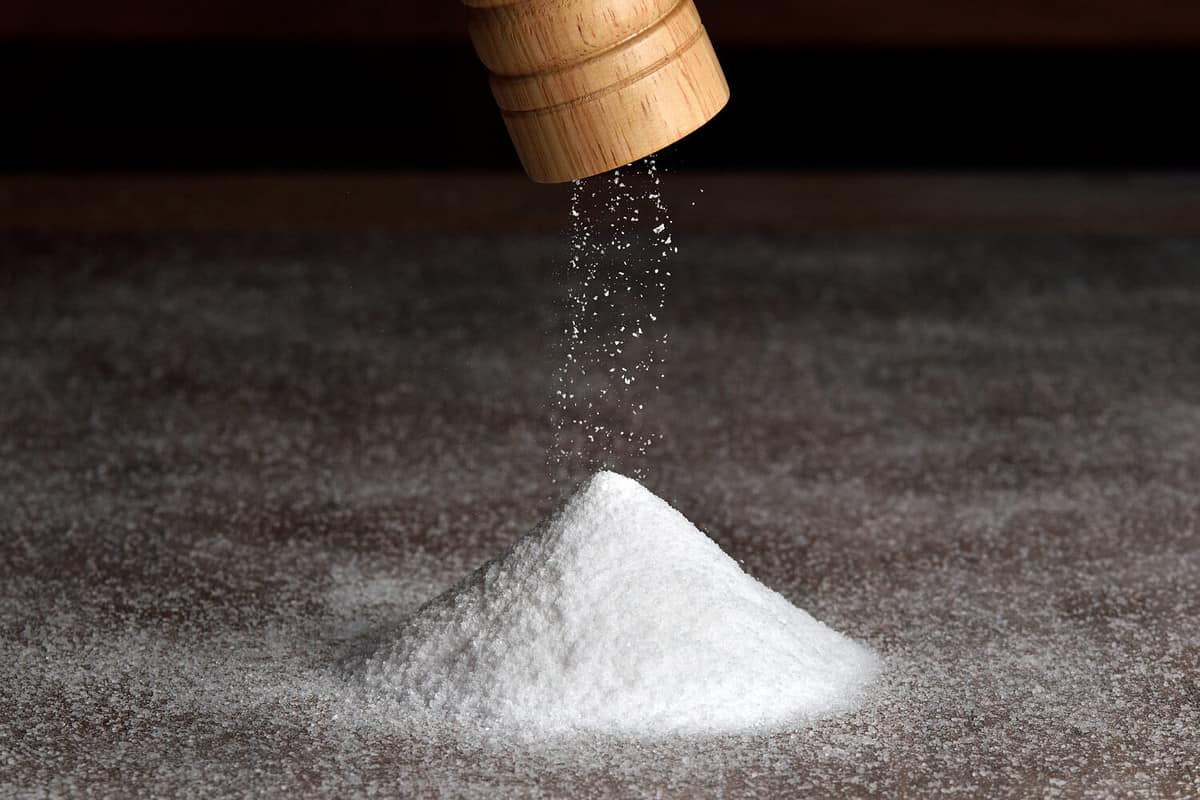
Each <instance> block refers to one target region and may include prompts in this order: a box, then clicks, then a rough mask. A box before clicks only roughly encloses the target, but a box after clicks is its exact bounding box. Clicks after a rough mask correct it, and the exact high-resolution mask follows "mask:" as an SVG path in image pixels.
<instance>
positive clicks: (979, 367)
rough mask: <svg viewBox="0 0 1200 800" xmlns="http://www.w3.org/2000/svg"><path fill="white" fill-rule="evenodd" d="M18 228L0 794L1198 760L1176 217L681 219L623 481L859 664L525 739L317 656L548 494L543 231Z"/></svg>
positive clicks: (6, 413)
mask: <svg viewBox="0 0 1200 800" xmlns="http://www.w3.org/2000/svg"><path fill="white" fill-rule="evenodd" d="M75 227H76V228H81V227H83V226H75ZM252 227H253V226H251V228H252ZM10 228H13V229H10V230H8V231H6V232H4V233H3V234H0V253H3V265H2V268H0V304H2V308H0V311H2V313H0V374H2V375H3V376H4V379H3V381H0V795H16V796H30V797H33V796H45V795H58V796H64V795H65V796H112V797H132V796H192V797H196V796H204V797H215V796H222V795H239V796H244V795H251V794H255V795H261V796H271V797H274V796H285V795H292V796H302V797H347V796H370V795H379V796H405V797H435V796H447V797H456V796H475V797H496V796H521V797H526V796H528V797H539V796H544V797H567V796H570V797H575V796H579V797H628V796H661V797H699V796H726V797H771V796H780V797H798V796H820V797H827V796H853V797H934V796H951V795H958V796H968V797H971V796H975V797H979V796H987V797H1029V796H1047V797H1057V796H1061V797H1091V796H1095V797H1105V796H1145V797H1180V798H1183V797H1194V796H1196V795H1197V794H1198V793H1200V768H1198V767H1197V761H1196V753H1197V752H1200V667H1198V666H1197V665H1198V663H1200V600H1198V599H1197V598H1198V597H1200V593H1198V592H1197V591H1196V589H1197V586H1200V533H1198V523H1200V493H1198V491H1197V487H1198V486H1200V272H1198V271H1197V267H1196V265H1197V259H1198V258H1200V239H1197V238H1194V237H1190V236H1187V235H1166V234H1162V233H1157V234H1154V235H1137V236H1134V235H1120V236H1111V235H1110V236H1099V235H1095V234H1094V232H1093V233H1091V234H1089V233H1086V232H1085V233H1079V232H1070V231H1067V232H1060V233H1055V232H1053V231H1040V230H1039V231H1024V232H1021V231H1016V232H1013V231H1009V232H1003V233H1001V232H990V233H987V232H983V233H981V232H963V231H958V232H956V231H954V230H948V231H947V230H941V231H931V230H923V231H908V232H903V231H893V232H878V231H876V232H871V231H865V230H841V231H839V232H821V231H819V230H818V231H809V232H792V233H789V232H787V231H786V230H775V231H772V232H769V233H763V234H759V235H741V234H738V233H737V232H736V231H724V232H719V233H715V234H714V233H709V234H704V233H701V232H699V231H691V232H685V233H681V235H680V236H679V237H678V244H679V245H680V249H681V252H680V255H679V259H678V261H677V262H676V274H675V277H674V283H673V284H672V286H671V288H670V293H669V302H668V308H667V309H666V313H665V325H666V327H667V329H668V330H669V332H670V342H671V349H670V351H669V355H668V361H667V380H666V381H665V383H664V384H663V388H662V391H661V392H660V394H659V395H658V396H657V397H656V398H655V401H654V402H655V406H654V408H652V409H650V411H652V412H653V413H654V414H655V415H656V417H657V419H658V420H659V424H660V425H661V429H662V433H663V436H664V438H663V441H662V442H661V443H660V445H658V446H656V447H655V448H652V450H651V452H650V454H649V455H648V456H647V458H646V461H645V463H644V466H645V467H646V468H647V470H648V477H647V478H646V481H645V482H646V484H647V486H649V487H650V488H651V489H652V490H654V491H655V492H656V493H658V494H660V495H661V496H662V497H664V498H666V499H667V500H669V501H670V502H672V503H673V504H674V505H675V506H676V507H677V508H679V509H680V510H681V511H682V512H683V513H684V514H685V515H686V516H688V517H689V518H690V519H691V520H692V521H694V522H695V523H696V524H697V525H699V526H700V527H701V528H702V529H703V530H705V531H706V532H707V533H709V535H711V536H712V537H713V538H714V539H715V540H716V541H717V542H718V543H719V544H720V545H721V546H722V547H723V548H724V549H725V550H726V551H727V552H729V553H730V554H731V555H733V556H734V557H736V558H738V559H740V560H741V561H743V562H744V565H745V568H746V569H747V570H748V571H749V572H750V573H751V574H753V575H755V576H757V577H759V578H760V579H761V580H763V581H764V582H765V583H766V584H768V585H769V586H771V587H773V588H775V589H777V590H779V591H781V592H782V593H783V594H784V595H785V596H787V597H788V598H789V599H790V600H792V601H793V602H794V603H796V604H797V605H799V606H801V607H803V608H805V609H807V610H809V611H810V612H811V613H812V614H813V615H814V616H816V617H818V618H819V619H822V620H824V621H826V622H828V623H829V624H831V625H833V626H834V627H836V628H838V629H839V630H842V631H844V632H846V633H848V634H850V635H852V636H854V637H856V638H858V639H861V640H863V641H866V642H868V643H869V644H871V645H872V646H873V647H874V648H876V649H877V650H878V651H879V652H880V653H881V654H882V655H883V656H884V657H885V659H886V662H887V671H886V675H885V678H884V679H883V681H882V683H881V685H880V686H879V687H878V690H877V692H876V694H875V695H874V696H873V697H872V698H871V700H870V702H869V703H867V704H866V705H865V706H864V707H862V708H861V709H860V710H858V711H856V712H854V713H851V714H848V715H846V716H843V717H839V718H835V719H831V720H826V721H824V722H821V723H818V724H815V725H811V726H806V727H800V728H797V729H794V730H786V731H781V732H777V733H773V734H770V735H761V736H741V737H727V738H717V739H710V740H701V741H695V740H693V741H674V742H671V741H668V742H655V743H648V742H642V743H638V742H619V741H598V740H581V741H573V742H560V743H558V744H556V745H554V746H547V747H545V748H530V747H526V746H522V747H516V746H512V747H506V746H504V745H502V744H499V743H492V744H491V745H486V746H485V745H472V744H468V743H466V742H456V741H448V740H445V739H440V740H439V739H435V738H429V737H425V736H423V735H421V732H419V731H416V732H414V731H411V730H407V729H405V727H404V726H403V725H402V724H397V725H394V726H389V725H383V726H380V725H378V724H365V723H363V722H361V721H357V720H356V719H355V718H354V715H353V710H352V709H349V708H348V706H347V705H346V701H345V694H344V690H345V686H344V685H343V683H342V681H343V680H344V679H343V678H342V677H341V676H340V673H338V671H337V670H336V669H335V664H336V661H337V659H338V658H339V655H340V654H341V653H342V652H344V648H345V647H346V645H347V642H349V641H352V640H353V638H354V637H355V635H356V634H357V633H359V632H361V631H365V630H369V629H377V628H378V626H380V625H387V624H389V623H391V622H395V621H396V620H399V619H401V618H403V616H404V615H405V614H406V613H408V612H410V611H411V610H412V609H414V608H415V607H416V606H417V605H418V604H420V603H421V602H422V601H423V600H425V599H427V598H428V597H430V596H431V595H433V594H435V593H436V592H438V591H440V590H442V589H444V588H446V587H447V586H449V585H450V584H452V583H453V582H454V581H456V580H457V579H458V577H460V576H461V575H462V574H463V573H464V572H466V571H467V570H468V569H470V568H472V567H473V566H475V565H476V564H478V563H479V562H481V561H483V560H485V559H487V558H490V557H492V556H494V555H496V554H497V553H498V552H499V551H500V550H501V549H502V548H503V547H504V546H506V545H507V544H508V543H510V542H511V541H513V540H514V539H515V538H516V537H518V536H519V535H521V534H522V533H523V532H524V531H526V530H527V529H528V528H529V527H530V526H532V525H533V524H534V523H536V522H537V520H538V519H539V518H540V517H541V516H542V515H543V514H544V513H545V512H546V511H547V510H548V508H549V506H548V503H549V500H548V489H547V485H546V467H545V458H544V453H545V447H546V446H547V445H548V443H549V441H550V437H551V431H550V428H549V426H548V423H547V421H546V415H545V408H546V401H547V396H548V392H549V385H550V374H551V369H552V368H553V358H552V355H551V353H550V350H549V348H548V346H547V336H546V331H548V330H552V329H553V326H554V324H555V321H556V319H557V318H558V314H559V308H560V306H559V303H560V301H561V296H560V291H559V285H558V284H557V283H556V280H555V278H554V275H555V271H556V270H557V269H558V268H559V267H560V266H561V264H562V263H563V260H564V258H565V253H566V245H565V242H564V241H563V239H562V237H561V236H559V235H555V234H553V233H550V234H542V233H520V234H506V233H501V232H494V231H493V232H488V233H474V234H469V233H467V234H460V235H449V234H445V233H421V232H420V231H418V230H407V231H403V232H396V231H394V230H385V229H379V230H360V229H354V230H347V229H339V230H330V229H327V230H325V231H323V232H322V231H313V230H308V231H304V232H302V231H298V230H290V231H288V230H262V229H260V230H253V229H249V230H241V231H232V230H216V229H207V230H197V229H196V228H195V227H192V228H190V229H186V230H185V229H182V228H180V229H176V230H163V229H155V228H154V227H153V226H147V227H145V228H143V229H141V230H116V229H114V227H113V226H100V227H99V228H97V227H96V226H92V227H91V228H90V229H87V230H82V229H76V230H72V229H71V228H72V226H69V225H68V226H60V227H59V228H57V229H52V228H53V226H50V227H47V226H44V225H43V226H36V225H25V226H10ZM17 228H20V229H17ZM347 717H349V719H347Z"/></svg>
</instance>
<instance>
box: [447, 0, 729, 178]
mask: <svg viewBox="0 0 1200 800" xmlns="http://www.w3.org/2000/svg"><path fill="white" fill-rule="evenodd" d="M464 2H465V3H466V5H467V6H469V7H470V8H469V23H468V25H469V30H470V34H471V40H472V41H473V42H474V44H475V51H476V52H477V53H478V54H479V58H480V60H481V61H483V63H484V64H485V65H486V66H487V68H488V70H489V71H490V72H491V84H492V93H493V94H494V95H495V97H496V102H497V103H498V104H499V106H500V109H501V112H502V113H503V114H504V122H505V124H506V125H507V126H508V132H509V135H510V136H511V137H512V140H513V144H515V145H516V148H517V154H518V155H519V156H520V158H521V163H522V164H523V165H524V167H525V171H526V172H527V173H528V174H529V177H530V178H532V179H533V180H535V181H538V182H540V183H558V182H561V181H569V180H576V179H578V178H584V177H587V176H589V175H596V174H598V173H601V172H605V171H607V170H610V169H613V168H615V167H620V166H623V165H625V164H628V163H630V162H632V161H636V160H638V159H639V158H643V157H645V156H648V155H650V154H651V153H654V152H657V151H658V150H661V149H662V148H664V147H666V146H667V145H669V144H671V143H672V142H675V141H678V140H679V139H682V138H683V137H684V136H686V135H688V134H689V133H691V132H692V131H694V130H696V129H697V128H699V127H700V126H701V125H703V124H704V123H706V122H708V121H709V120H710V119H712V117H713V116H714V115H715V114H716V113H717V112H718V111H720V110H721V108H722V107H723V106H724V105H725V103H726V101H727V100H728V99H729V87H728V85H727V84H726V83H725V76H724V74H723V73H722V72H721V65H720V64H719V63H718V62H717V57H716V54H715V53H714V52H713V48H712V44H711V43H710V42H709V40H708V34H707V33H706V32H705V30H704V26H703V25H702V24H701V22H700V15H699V13H698V12H697V11H696V6H695V4H694V3H693V2H692V0H464Z"/></svg>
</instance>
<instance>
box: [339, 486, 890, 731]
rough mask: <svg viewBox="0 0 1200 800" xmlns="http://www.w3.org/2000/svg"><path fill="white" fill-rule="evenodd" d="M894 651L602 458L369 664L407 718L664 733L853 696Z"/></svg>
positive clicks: (376, 694) (792, 715)
mask: <svg viewBox="0 0 1200 800" xmlns="http://www.w3.org/2000/svg"><path fill="white" fill-rule="evenodd" d="M877 663H878V662H877V659H876V657H875V656H874V654H873V653H872V652H871V651H870V650H869V649H868V648H866V647H865V646H863V645H860V644H858V643H856V642H854V641H852V640H850V639H848V638H846V637H844V636H842V635H841V634H839V633H837V632H836V631H834V630H832V629H830V628H829V627H827V626H825V625H824V624H822V623H820V622H818V621H817V620H815V619H813V618H812V617H811V616H809V615H808V614H807V613H805V612H804V611H801V610H800V609H798V608H796V607H795V606H793V605H791V604H790V603H789V602H788V601H787V600H785V599H784V598H783V597H782V596H780V595H779V594H777V593H775V592H773V591H771V590H770V589H768V588H766V587H765V586H763V585H762V584H760V583H759V582H758V581H756V580H754V579H753V578H752V577H750V576H749V575H747V574H746V573H744V572H743V571H742V569H741V568H740V567H739V566H738V565H737V563H736V562H734V561H733V559H731V558H729V556H727V555H726V554H725V553H724V552H722V551H721V549H720V548H719V547H718V546H717V545H716V543H715V542H713V541H712V540H711V539H709V538H708V537H707V536H705V535H704V534H703V533H701V532H700V531H699V530H698V529H697V528H696V527H695V526H694V525H692V524H691V523H690V522H689V521H688V520H687V519H685V518H684V517H683V515H681V514H680V513H679V512H678V511H676V510H675V509H673V508H671V506H669V505H668V504H667V503H666V502H664V501H663V500H661V499H659V498H658V497H656V496H655V495H654V494H652V493H651V492H649V491H648V490H647V489H645V488H643V487H642V486H641V485H640V484H639V483H637V482H636V481H633V480H631V479H629V478H626V477H623V476H620V475H617V474H615V473H612V472H600V473H597V474H596V475H595V476H594V477H593V478H591V480H590V481H588V482H587V483H586V484H585V485H584V486H583V487H582V488H581V489H580V490H579V491H578V492H576V494H575V495H574V496H573V497H572V498H571V499H570V500H569V501H568V502H567V503H566V505H565V506H564V507H563V508H562V510H561V511H559V513H558V514H556V515H555V516H553V517H552V518H550V519H549V520H548V521H547V522H545V523H544V524H543V525H542V526H540V527H539V528H537V529H536V530H534V531H533V532H532V533H530V534H528V535H526V536H525V537H524V538H522V539H520V540H519V541H518V542H517V543H516V544H515V545H513V547H512V548H510V549H509V550H508V551H507V552H506V553H505V554H504V555H502V556H501V557H500V558H498V559H497V560H495V561H492V562H489V563H487V564H485V565H483V566H482V567H480V568H479V569H478V570H476V571H475V572H473V573H472V574H470V575H469V576H467V577H466V578H465V579H464V580H463V581H462V582H461V583H459V584H458V585H457V586H455V587H454V588H452V589H451V590H449V591H448V592H446V593H445V594H443V595H441V596H440V597H438V598H436V599H434V600H433V601H431V602H429V603H428V604H426V605H425V606H424V607H422V608H421V609H420V610H419V611H418V612H417V613H416V614H415V615H413V616H412V617H411V618H410V619H409V620H407V621H406V622H405V623H403V624H402V625H401V626H400V627H399V629H398V630H396V631H395V632H394V635H393V636H392V637H390V638H389V639H388V640H387V641H386V642H385V643H384V644H383V645H382V646H381V647H379V648H378V649H377V650H376V651H375V652H374V653H373V654H371V655H370V656H369V657H368V658H366V659H365V661H364V663H363V665H362V669H361V672H360V673H359V675H360V677H361V680H362V687H363V689H364V691H365V693H366V694H367V695H368V696H369V697H370V698H371V699H372V701H374V702H373V704H378V701H381V700H383V701H387V702H392V703H395V708H396V709H397V711H396V714H397V717H398V718H399V719H402V720H403V721H405V722H407V723H416V724H420V725H428V726H450V727H452V728H459V729H466V730H474V731H483V730H490V731H492V732H497V731H501V732H506V733H513V734H525V735H533V736H536V737H541V736H555V735H560V734H566V733H572V732H585V731H588V732H600V733H610V734H630V735H644V736H661V735H667V734H702V733H720V732H734V731H746V730H770V729H774V728H778V727H781V726H787V725H791V724H796V723H801V722H803V721H805V720H811V719H813V718H815V717H819V716H823V715H827V714H830V713H833V712H836V711H839V710H842V709H846V708H848V707H849V706H851V705H853V703H854V701H855V698H856V697H857V696H858V695H859V693H860V692H861V690H862V689H863V688H864V687H865V686H866V685H867V684H868V683H869V682H870V680H871V678H872V676H873V675H874V674H875V672H876V669H877Z"/></svg>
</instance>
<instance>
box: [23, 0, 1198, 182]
mask: <svg viewBox="0 0 1200 800" xmlns="http://www.w3.org/2000/svg"><path fill="white" fill-rule="evenodd" d="M698 5H699V7H700V10H701V13H702V15H703V17H704V19H705V22H706V24H707V26H708V28H709V31H710V34H711V36H712V38H713V40H714V43H715V44H716V46H717V49H718V53H719V55H720V57H721V60H722V63H723V65H724V67H725V70H726V72H727V75H728V77H729V80H730V83H731V86H732V90H733V94H732V100H731V105H730V107H729V108H728V109H727V110H726V111H725V112H724V113H722V114H721V115H720V116H719V117H718V118H717V120H715V121H714V122H713V123H712V124H710V125H708V126H706V127H705V128H704V129H702V130H701V131H700V132H698V133H697V134H696V135H694V136H692V137H689V138H688V139H686V140H685V141H684V142H681V143H680V144H679V145H677V146H675V147H673V148H671V151H670V152H669V154H668V156H667V159H668V163H669V164H670V165H672V166H676V167H680V168H692V169H755V170H759V169H762V170H767V169H797V168H799V169H836V170H845V169H850V170H855V169H936V170H946V169H951V170H953V169H970V170H978V169H1002V170H1007V169H1022V170H1029V169H1034V170H1038V169H1088V170H1105V169H1113V170H1128V169H1189V168H1195V167H1197V166H1200V155H1198V153H1200V148H1197V146H1196V142H1197V141H1200V125H1198V124H1197V122H1196V121H1195V114H1194V113H1193V107H1194V105H1195V92H1196V85H1197V78H1198V77H1200V48H1198V47H1197V45H1200V3H1196V2H1194V0H1059V1H1058V2H1046V1H1045V0H989V2H967V0H857V2H847V1H846V0H814V1H807V2H800V0H700V2H699V4H698ZM200 6H202V7H200ZM0 69H2V70H3V73H4V74H5V75H6V76H8V81H7V85H8V89H7V91H6V94H7V98H6V100H5V101H4V105H5V106H6V109H5V110H6V112H7V113H5V115H4V116H5V124H4V126H3V132H2V133H0V136H2V137H4V138H5V139H7V140H8V141H7V143H6V144H5V146H4V147H2V148H0V170H3V171H6V172H9V173H14V172H17V173H19V172H44V171H71V172H77V171H96V170H100V171H103V170H114V171H128V170H149V171H156V170H173V171H178V170H212V169H227V170H229V169H231V170H263V171H279V170H284V171H291V170H364V171H367V170H370V171H374V170H396V171H412V170H445V169H460V170H480V169H487V170H491V169H499V170H513V169H517V168H518V165H517V161H516V157H515V155H514V154H513V152H512V149H511V146H510V144H509V142H508V139H507V136H506V135H505V132H504V128H503V124H502V122H501V120H500V116H499V114H498V113H497V111H496V109H495V107H494V104H493V102H492V100H491V96H490V93H489V91H488V88H487V83H486V78H485V73H484V70H483V68H482V66H481V65H480V64H479V63H478V62H477V60H476V59H475V56H474V53H473V52H472V50H471V48H470V45H469V43H468V41H467V38H466V33H465V15H464V12H463V9H462V8H460V7H459V5H458V4H457V3H455V2H452V0H404V1H403V2H392V3H368V2H351V3H328V2H326V3H295V2H289V3H283V2H276V1H272V2H257V3H234V2H220V3H205V4H190V5H188V6H184V5H183V4H178V5H174V4H164V3H154V2H150V1H149V0H141V1H140V2H136V1H133V0H124V1H123V2H122V1H121V0H118V2H114V3H110V4H101V3H97V2H83V1H82V0H73V1H65V0H64V1H63V2H52V3H45V2H36V0H9V2H6V3H4V4H2V5H0Z"/></svg>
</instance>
